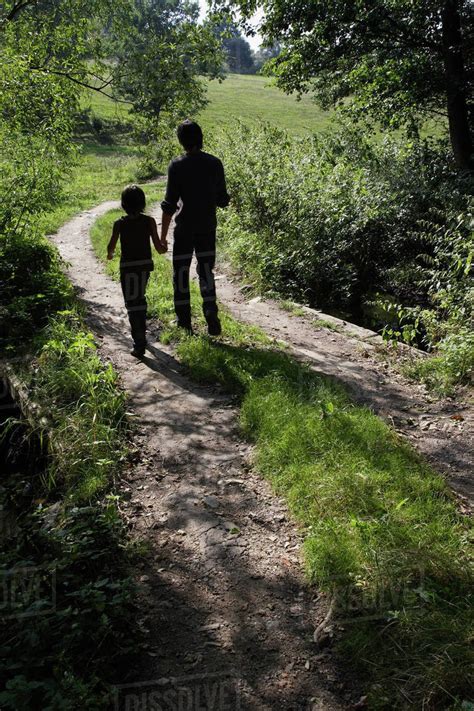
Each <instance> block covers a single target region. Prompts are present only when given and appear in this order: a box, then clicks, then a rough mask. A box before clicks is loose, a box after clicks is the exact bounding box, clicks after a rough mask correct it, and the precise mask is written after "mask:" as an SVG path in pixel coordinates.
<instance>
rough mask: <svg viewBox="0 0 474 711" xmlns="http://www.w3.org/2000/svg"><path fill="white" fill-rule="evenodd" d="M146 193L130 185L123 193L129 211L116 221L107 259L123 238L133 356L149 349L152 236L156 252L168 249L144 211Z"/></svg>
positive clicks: (123, 273) (122, 271)
mask: <svg viewBox="0 0 474 711" xmlns="http://www.w3.org/2000/svg"><path fill="white" fill-rule="evenodd" d="M145 202H146V199H145V193H144V192H143V190H142V189H141V188H139V187H138V185H129V186H128V187H127V188H125V190H124V191H123V193H122V208H123V210H124V211H125V212H126V213H127V214H126V215H124V216H123V217H121V218H120V219H118V220H116V221H115V222H114V226H113V230H112V237H111V238H110V242H109V244H108V246H107V259H113V256H114V252H115V247H116V245H117V242H118V240H119V238H120V250H121V255H120V284H121V286H122V293H123V298H124V301H125V306H126V309H127V313H128V320H129V321H130V329H131V332H132V339H133V350H132V355H133V356H135V358H141V357H142V356H143V355H144V353H145V348H146V309H147V302H146V287H147V284H148V279H149V277H150V272H151V271H153V268H154V267H153V259H152V255H151V244H150V239H151V240H152V241H153V244H154V246H155V249H156V251H157V252H158V253H159V254H163V253H164V252H166V251H167V249H168V245H167V243H166V240H160V238H159V236H158V230H157V227H156V222H155V220H154V219H153V217H150V216H148V215H144V214H143V210H144V209H145Z"/></svg>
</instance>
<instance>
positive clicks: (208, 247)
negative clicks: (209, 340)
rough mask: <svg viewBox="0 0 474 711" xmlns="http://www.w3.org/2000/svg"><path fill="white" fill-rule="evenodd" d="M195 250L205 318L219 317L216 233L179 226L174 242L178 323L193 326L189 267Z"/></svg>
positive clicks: (174, 286)
mask: <svg viewBox="0 0 474 711" xmlns="http://www.w3.org/2000/svg"><path fill="white" fill-rule="evenodd" d="M194 252H195V253H196V260H197V274H198V277H199V288H200V290H201V297H202V309H203V312H204V316H205V318H206V319H209V318H212V317H214V316H217V303H216V285H215V281H214V271H213V270H214V265H215V262H216V233H215V230H214V231H212V232H206V233H203V234H195V233H193V232H190V231H189V230H186V229H185V228H183V227H181V226H179V225H177V226H176V228H175V231H174V244H173V290H174V308H175V311H176V316H177V317H178V323H180V324H181V325H182V326H190V325H191V300H190V294H189V269H190V267H191V260H192V258H193V253H194Z"/></svg>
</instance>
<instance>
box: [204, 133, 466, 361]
mask: <svg viewBox="0 0 474 711" xmlns="http://www.w3.org/2000/svg"><path fill="white" fill-rule="evenodd" d="M215 149H216V150H217V151H218V153H219V155H220V156H221V157H222V158H223V159H224V162H225V165H226V170H227V177H228V183H229V192H230V193H231V196H232V209H231V210H230V211H229V213H228V214H227V215H226V216H225V217H224V218H223V227H222V230H221V239H222V240H223V243H224V245H225V248H226V250H227V251H228V253H229V255H230V257H231V259H232V260H233V261H234V262H235V263H236V264H237V266H238V267H239V268H240V269H242V270H243V272H244V273H245V274H246V275H247V276H248V277H249V278H251V279H252V280H253V281H254V282H255V284H256V285H257V286H258V287H259V288H260V289H261V290H264V291H270V292H275V293H278V294H280V295H282V296H284V297H289V298H291V299H298V300H301V301H304V302H306V303H308V304H310V305H312V306H317V307H318V308H322V309H326V310H329V311H333V312H336V313H342V314H343V315H345V316H346V317H349V318H352V319H353V320H355V321H358V322H362V323H364V324H366V325H370V326H371V327H376V328H382V327H383V326H384V325H386V321H384V316H386V313H385V314H384V313H383V310H382V311H381V310H380V308H378V309H376V310H375V311H374V309H373V304H374V302H375V303H379V304H380V303H381V302H382V303H383V302H384V300H385V301H388V302H390V303H396V304H398V305H399V307H397V309H396V310H395V313H396V314H397V313H400V316H401V317H403V320H404V321H405V325H406V329H405V331H404V332H405V333H408V332H410V334H411V338H412V340H414V341H415V342H416V344H417V345H421V346H422V347H425V348H427V349H433V348H435V347H436V344H437V343H438V342H439V340H440V338H441V337H442V336H441V335H440V334H437V333H436V330H439V329H440V328H441V330H443V327H441V326H440V324H441V323H442V322H444V321H445V320H446V314H447V313H449V315H450V318H451V321H452V322H453V323H454V321H453V306H455V312H456V314H458V316H456V319H457V321H456V322H457V323H461V322H463V323H465V322H466V318H471V317H472V296H471V297H470V298H469V297H468V293H469V292H468V289H469V286H468V280H469V279H470V273H469V272H470V268H471V260H472V251H473V249H472V233H471V231H470V230H471V229H472V227H471V221H472V217H470V215H471V212H470V210H471V202H470V197H469V192H470V184H469V181H468V179H467V178H462V177H459V176H458V175H457V174H456V172H455V171H454V169H453V168H452V167H451V166H450V164H449V159H448V152H447V151H446V150H444V148H443V144H442V143H430V142H428V141H421V140H418V141H411V142H407V141H402V140H401V139H395V138H393V137H391V138H385V139H383V140H380V141H378V142H376V141H373V140H371V139H370V138H368V137H367V134H365V133H364V132H363V131H362V130H360V129H358V128H354V127H350V128H348V127H339V128H338V130H336V131H333V132H332V133H329V134H325V135H315V136H312V137H308V138H307V139H298V138H290V137H289V136H288V135H287V134H286V133H285V132H283V131H280V130H278V129H275V128H272V127H271V126H268V125H267V126H265V125H264V126H262V127H261V128H260V129H255V128H253V127H252V128H249V127H246V126H244V125H242V124H238V125H236V126H235V128H234V129H233V130H232V131H228V132H226V133H225V134H223V135H221V137H220V138H218V139H216V146H215ZM407 307H408V308H409V309H412V311H411V316H413V319H412V321H413V322H414V321H415V320H416V322H417V326H416V329H414V328H413V326H410V328H408V326H409V324H408V323H407V321H409V320H410V319H409V318H408V317H407V312H406V311H405V309H406V308H407ZM430 314H431V326H434V325H435V324H436V326H435V328H433V327H430ZM456 319H454V320H456ZM398 326H399V323H398V322H397V320H396V319H395V324H394V329H396V328H398ZM455 330H456V329H455ZM460 333H461V332H460ZM458 340H459V339H458ZM463 372H464V370H463Z"/></svg>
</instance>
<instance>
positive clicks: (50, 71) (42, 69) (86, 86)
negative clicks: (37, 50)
mask: <svg viewBox="0 0 474 711" xmlns="http://www.w3.org/2000/svg"><path fill="white" fill-rule="evenodd" d="M30 69H31V71H35V72H44V73H45V74H54V75H55V76H59V77H64V78H65V79H69V81H72V82H73V83H74V84H78V85H79V86H82V87H84V89H92V91H96V92H97V93H98V94H103V96H106V97H107V98H108V99H112V101H115V102H117V103H118V104H131V103H132V102H131V101H127V100H126V99H118V98H117V97H116V96H112V94H108V93H107V92H105V91H104V89H105V88H106V87H107V86H110V84H111V83H112V79H108V80H107V81H104V82H103V84H102V86H94V85H93V84H88V83H87V82H85V81H82V80H81V79H77V77H75V76H73V75H72V74H69V73H68V72H63V71H61V70H59V69H48V68H46V67H34V66H30ZM89 73H90V74H91V76H93V75H92V73H91V72H89Z"/></svg>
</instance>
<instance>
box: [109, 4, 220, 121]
mask: <svg viewBox="0 0 474 711" xmlns="http://www.w3.org/2000/svg"><path fill="white" fill-rule="evenodd" d="M133 4H134V12H133V20H132V23H131V25H130V26H129V27H128V28H127V32H125V33H121V34H119V35H118V37H116V38H114V39H113V54H114V57H115V61H114V69H113V72H112V73H113V84H114V87H115V91H116V95H117V96H120V97H123V98H125V99H127V100H128V101H129V102H130V103H131V105H132V107H133V111H134V112H135V113H137V114H139V115H141V116H143V117H146V118H148V119H149V120H150V121H152V122H157V121H158V120H159V118H160V116H161V114H162V113H167V114H168V115H170V114H173V116H174V117H176V118H182V117H185V116H187V115H190V114H193V113H195V112H197V111H199V109H201V108H202V107H203V106H204V104H205V103H206V98H205V92H206V89H205V85H204V84H203V82H202V81H201V79H200V77H201V76H203V75H207V76H211V77H214V76H217V75H219V72H220V67H221V64H222V55H221V53H220V45H219V42H218V41H217V39H216V37H215V35H214V34H213V33H212V31H211V30H210V28H209V27H207V26H201V25H198V23H197V19H198V14H199V13H198V6H197V5H195V4H191V3H189V2H186V1H185V0H134V3H133Z"/></svg>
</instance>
